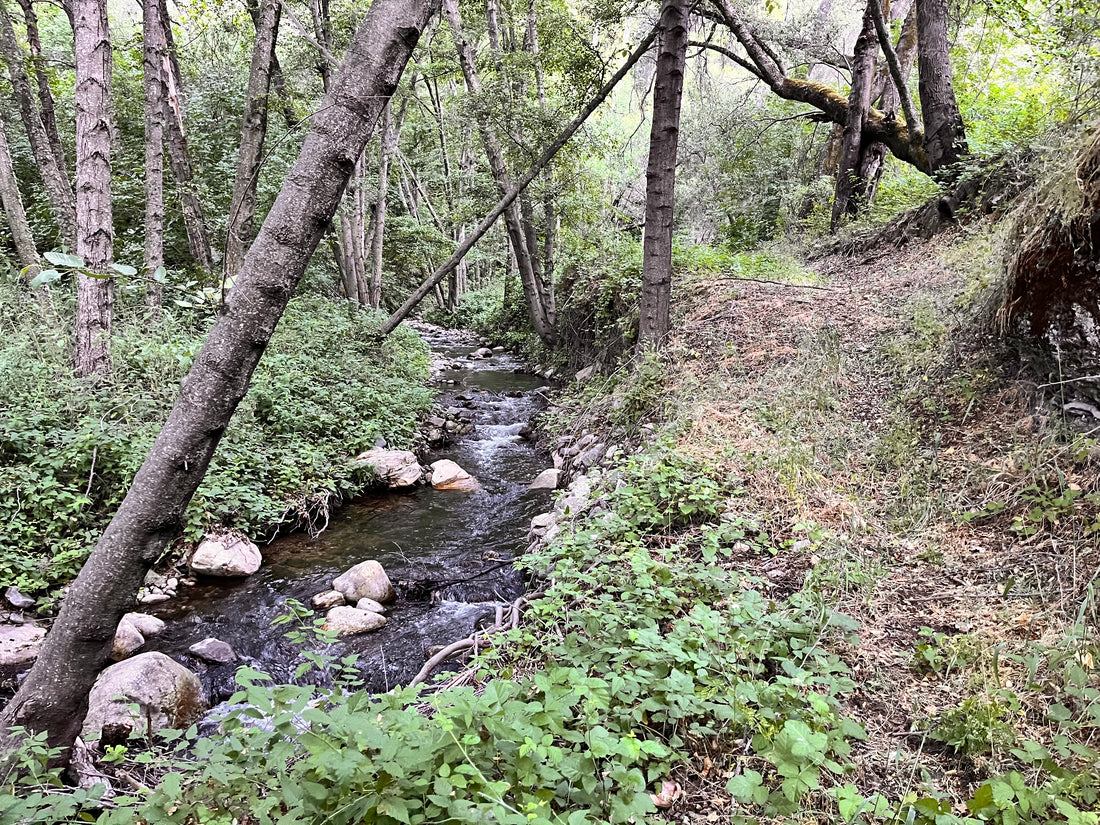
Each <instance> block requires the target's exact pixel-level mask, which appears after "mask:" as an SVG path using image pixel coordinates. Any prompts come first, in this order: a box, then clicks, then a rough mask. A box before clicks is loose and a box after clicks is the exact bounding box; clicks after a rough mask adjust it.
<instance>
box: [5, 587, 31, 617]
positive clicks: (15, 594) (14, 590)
mask: <svg viewBox="0 0 1100 825" xmlns="http://www.w3.org/2000/svg"><path fill="white" fill-rule="evenodd" d="M9 581H10V579H9ZM4 598H5V599H7V600H8V604H10V605H11V606H12V607H14V608H17V609H19V610H26V609H27V608H29V607H34V605H35V600H34V599H32V598H31V597H30V596H27V595H24V594H23V593H21V592H20V590H19V588H18V587H9V588H8V589H7V590H5V591H4Z"/></svg>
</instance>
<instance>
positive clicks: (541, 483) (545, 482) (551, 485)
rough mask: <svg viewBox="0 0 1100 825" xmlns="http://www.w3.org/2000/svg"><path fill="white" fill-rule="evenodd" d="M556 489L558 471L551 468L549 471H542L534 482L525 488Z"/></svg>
mask: <svg viewBox="0 0 1100 825" xmlns="http://www.w3.org/2000/svg"><path fill="white" fill-rule="evenodd" d="M557 487H558V470H557V469H556V468H554V467H551V468H550V469H549V470H543V471H542V472H541V473H539V474H538V475H537V476H535V480H534V481H532V482H531V484H530V485H529V486H528V487H527V489H528V490H556V489H557Z"/></svg>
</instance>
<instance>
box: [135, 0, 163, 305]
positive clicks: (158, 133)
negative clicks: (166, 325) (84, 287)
mask: <svg viewBox="0 0 1100 825" xmlns="http://www.w3.org/2000/svg"><path fill="white" fill-rule="evenodd" d="M160 2H161V0H143V2H142V24H141V35H142V70H143V72H144V81H145V84H144V88H145V260H144V270H145V276H146V277H147V278H150V279H153V278H154V276H155V275H156V273H157V270H158V269H160V268H161V267H163V266H164V112H165V103H164V90H165V86H166V84H165V78H164V67H165V65H166V63H167V60H168V43H167V41H166V40H165V39H164V26H165V24H166V21H164V20H161V18H160ZM163 292H164V288H163V287H162V286H161V284H160V283H159V282H157V281H156V280H150V281H149V283H148V284H147V285H146V287H145V303H146V305H147V306H148V307H149V308H150V310H151V312H152V314H154V315H155V314H157V313H158V312H159V310H160V305H161V303H162V301H163V299H164V296H163Z"/></svg>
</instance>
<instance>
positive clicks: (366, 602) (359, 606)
mask: <svg viewBox="0 0 1100 825" xmlns="http://www.w3.org/2000/svg"><path fill="white" fill-rule="evenodd" d="M355 609H356V610H365V611H367V612H368V613H385V612H386V608H385V606H384V605H382V604H380V603H378V602H376V601H375V600H374V599H360V600H359V601H357V602H356V603H355Z"/></svg>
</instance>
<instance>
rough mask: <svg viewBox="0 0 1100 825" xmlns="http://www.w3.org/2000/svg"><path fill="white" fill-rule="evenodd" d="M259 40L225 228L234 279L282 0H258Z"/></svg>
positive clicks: (243, 245)
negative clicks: (280, 1) (280, 0)
mask: <svg viewBox="0 0 1100 825" xmlns="http://www.w3.org/2000/svg"><path fill="white" fill-rule="evenodd" d="M255 2H258V3H259V9H258V11H257V12H256V17H255V20H256V41H255V43H254V44H253V47H252V64H251V66H250V67H249V70H248V91H247V93H246V95H247V96H246V99H245V105H244V118H243V120H242V122H241V146H240V150H239V152H238V153H237V174H236V177H235V178H234V179H233V198H232V200H231V201H230V206H229V221H228V226H227V227H226V239H225V263H224V272H225V277H226V278H233V277H234V276H236V274H237V273H238V272H239V271H240V269H241V264H242V262H243V261H244V256H245V251H246V250H247V249H248V244H249V241H250V240H251V236H252V221H253V218H254V217H255V214H256V183H257V181H258V180H259V176H260V161H261V160H262V159H263V150H264V138H265V137H266V136H267V109H268V90H269V89H270V87H271V70H272V66H273V64H274V60H275V41H276V38H277V37H278V35H279V17H280V12H281V10H282V6H281V5H280V3H279V0H255Z"/></svg>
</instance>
